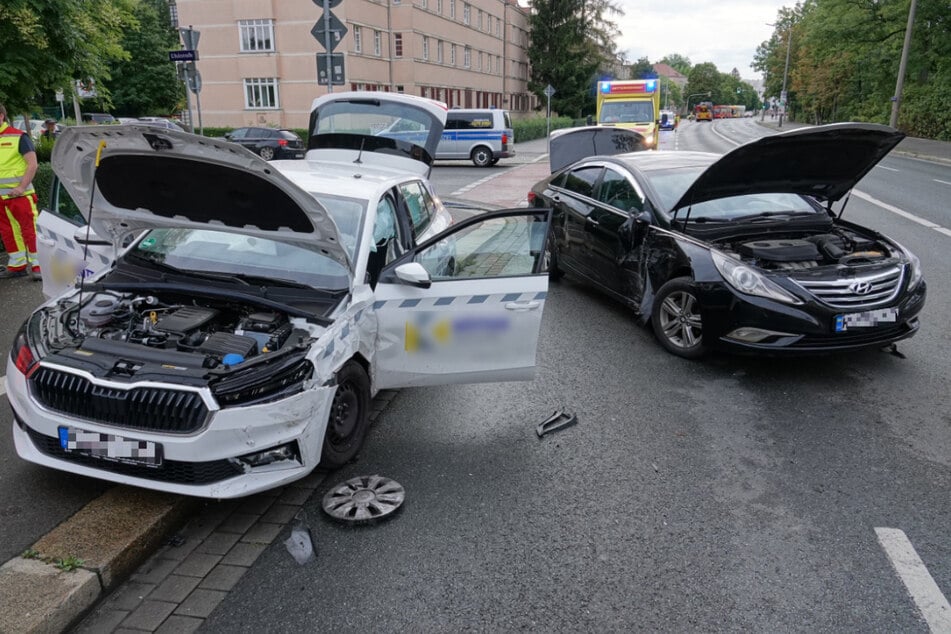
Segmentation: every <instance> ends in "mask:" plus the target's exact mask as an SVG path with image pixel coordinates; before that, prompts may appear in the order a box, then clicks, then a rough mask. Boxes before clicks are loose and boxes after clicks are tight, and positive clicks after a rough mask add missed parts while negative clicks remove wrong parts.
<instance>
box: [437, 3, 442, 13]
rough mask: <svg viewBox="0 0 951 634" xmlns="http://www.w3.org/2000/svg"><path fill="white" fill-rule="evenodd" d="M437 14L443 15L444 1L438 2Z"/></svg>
mask: <svg viewBox="0 0 951 634" xmlns="http://www.w3.org/2000/svg"><path fill="white" fill-rule="evenodd" d="M436 13H438V14H439V15H442V0H436Z"/></svg>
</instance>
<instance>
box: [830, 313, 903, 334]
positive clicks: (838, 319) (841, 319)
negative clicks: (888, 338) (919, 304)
mask: <svg viewBox="0 0 951 634" xmlns="http://www.w3.org/2000/svg"><path fill="white" fill-rule="evenodd" d="M896 321H898V309H897V308H880V309H879V310H867V311H865V312H863V313H848V314H845V315H836V316H835V331H836V332H845V331H846V330H849V329H850V328H869V327H871V326H877V325H878V324H887V323H895V322H896Z"/></svg>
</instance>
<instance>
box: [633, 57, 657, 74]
mask: <svg viewBox="0 0 951 634" xmlns="http://www.w3.org/2000/svg"><path fill="white" fill-rule="evenodd" d="M655 77H657V73H656V72H655V71H654V65H653V64H652V63H651V62H650V61H649V60H648V59H647V58H646V57H642V58H640V59H639V60H637V61H636V62H634V63H633V64H631V79H653V78H655Z"/></svg>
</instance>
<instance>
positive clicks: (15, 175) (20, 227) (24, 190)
mask: <svg viewBox="0 0 951 634" xmlns="http://www.w3.org/2000/svg"><path fill="white" fill-rule="evenodd" d="M36 165H37V163H36V147H35V146H34V145H33V139H31V138H30V135H29V134H26V133H25V132H22V131H21V130H17V129H16V128H14V127H12V126H11V125H10V124H9V123H8V122H7V109H6V108H5V107H4V106H3V104H0V237H2V238H3V247H4V248H5V249H6V250H7V254H8V255H9V261H8V262H7V266H6V268H5V269H3V270H0V278H4V277H21V276H25V275H27V273H30V274H32V275H34V276H36V277H38V276H39V273H40V266H39V261H38V260H37V258H36V213H37V211H36V202H37V198H36V192H35V191H34V190H33V176H34V175H35V174H36Z"/></svg>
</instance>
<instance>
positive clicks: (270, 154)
mask: <svg viewBox="0 0 951 634" xmlns="http://www.w3.org/2000/svg"><path fill="white" fill-rule="evenodd" d="M258 154H259V155H260V156H261V158H263V159H264V160H265V161H270V160H271V159H273V158H274V148H272V147H269V146H267V145H265V146H264V147H262V148H261V149H259V150H258Z"/></svg>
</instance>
